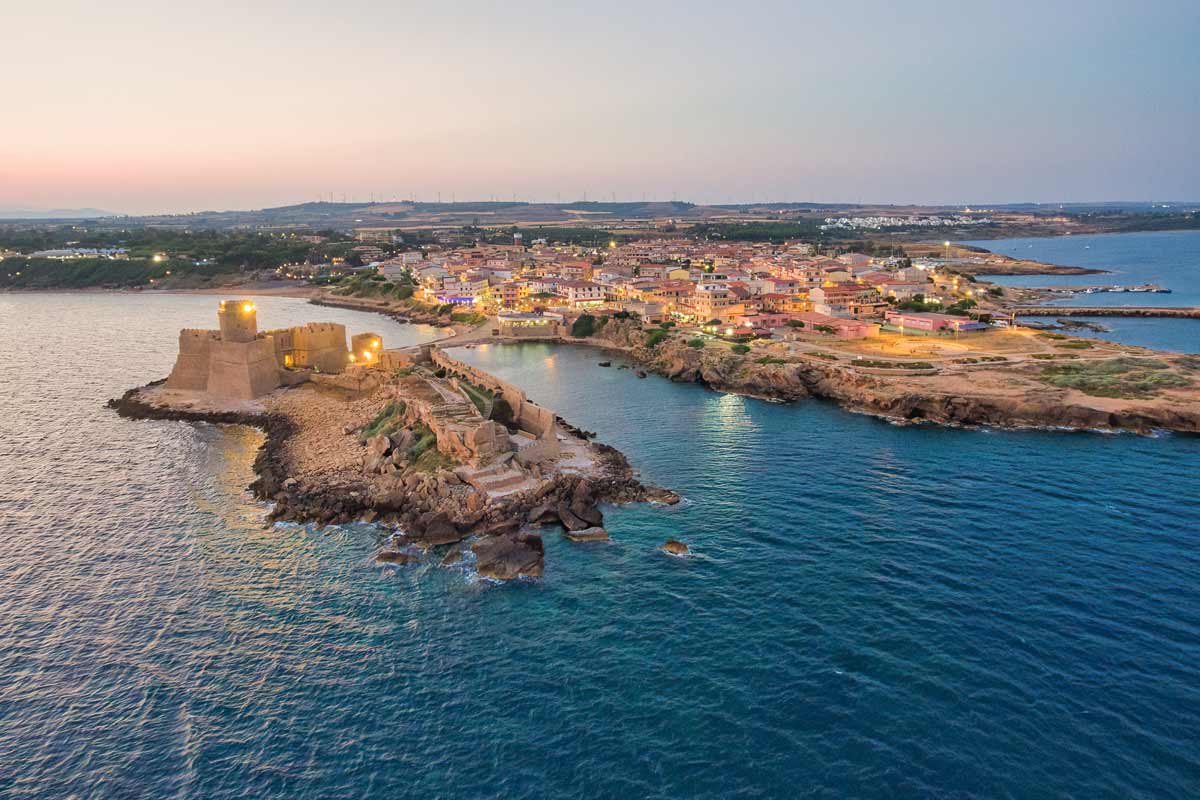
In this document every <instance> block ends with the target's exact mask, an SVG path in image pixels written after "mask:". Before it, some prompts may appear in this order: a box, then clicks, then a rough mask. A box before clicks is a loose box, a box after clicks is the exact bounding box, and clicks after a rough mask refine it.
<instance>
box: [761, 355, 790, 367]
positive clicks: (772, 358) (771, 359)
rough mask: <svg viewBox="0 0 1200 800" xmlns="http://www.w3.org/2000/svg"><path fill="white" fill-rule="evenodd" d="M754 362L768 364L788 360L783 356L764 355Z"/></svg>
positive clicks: (783, 362)
mask: <svg viewBox="0 0 1200 800" xmlns="http://www.w3.org/2000/svg"><path fill="white" fill-rule="evenodd" d="M754 363H755V364H762V365H764V366H766V365H768V364H786V363H788V362H787V361H785V360H784V359H782V358H776V357H775V356H763V357H762V358H756V359H754Z"/></svg>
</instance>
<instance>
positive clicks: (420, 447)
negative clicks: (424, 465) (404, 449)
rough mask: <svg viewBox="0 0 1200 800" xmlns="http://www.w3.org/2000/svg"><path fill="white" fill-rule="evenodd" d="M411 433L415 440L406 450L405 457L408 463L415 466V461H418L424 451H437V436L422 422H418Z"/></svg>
mask: <svg viewBox="0 0 1200 800" xmlns="http://www.w3.org/2000/svg"><path fill="white" fill-rule="evenodd" d="M412 431H413V435H414V436H415V437H416V440H415V441H414V442H413V443H412V445H411V446H410V447H409V448H408V454H407V455H408V461H409V463H410V464H413V465H415V464H416V462H417V459H419V458H420V457H421V456H422V455H423V454H424V453H425V451H427V450H429V449H431V448H432V449H433V450H434V451H436V450H437V447H436V445H437V434H435V433H434V432H433V431H432V430H430V429H429V426H428V425H426V424H425V423H423V422H418V423H417V424H416V425H414V426H413V429H412Z"/></svg>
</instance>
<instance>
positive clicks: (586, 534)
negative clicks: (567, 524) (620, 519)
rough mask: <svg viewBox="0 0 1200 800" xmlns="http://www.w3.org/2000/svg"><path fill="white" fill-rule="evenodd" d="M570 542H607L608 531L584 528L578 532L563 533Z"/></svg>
mask: <svg viewBox="0 0 1200 800" xmlns="http://www.w3.org/2000/svg"><path fill="white" fill-rule="evenodd" d="M563 535H564V536H566V537H567V538H568V539H570V540H571V541H572V542H606V541H608V531H606V530H604V528H584V529H583V530H580V531H571V530H568V531H566V532H565V533H563Z"/></svg>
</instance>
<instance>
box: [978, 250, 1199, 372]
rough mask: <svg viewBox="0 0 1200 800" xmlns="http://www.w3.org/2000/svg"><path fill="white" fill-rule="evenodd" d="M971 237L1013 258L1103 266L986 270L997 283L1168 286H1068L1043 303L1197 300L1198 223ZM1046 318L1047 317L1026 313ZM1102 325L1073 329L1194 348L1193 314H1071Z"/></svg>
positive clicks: (1168, 346)
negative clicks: (1044, 271) (1143, 288)
mask: <svg viewBox="0 0 1200 800" xmlns="http://www.w3.org/2000/svg"><path fill="white" fill-rule="evenodd" d="M964 244H971V245H976V246H978V247H983V248H986V249H988V250H991V251H993V252H996V253H1002V254H1003V255H1006V256H1012V257H1014V258H1026V259H1032V260H1034V261H1042V262H1044V263H1047V264H1061V265H1064V266H1071V267H1088V268H1090V269H1102V270H1106V271H1107V274H1104V273H1101V274H1096V275H1022V276H988V277H986V278H985V280H988V281H992V282H994V283H998V284H1001V285H1004V286H1038V287H1046V286H1060V287H1067V286H1113V285H1118V286H1139V285H1143V284H1156V285H1158V286H1161V287H1163V288H1166V289H1170V290H1171V291H1170V293H1161V294H1160V293H1154V292H1096V293H1093V294H1082V293H1076V294H1073V295H1068V296H1065V297H1062V298H1060V299H1057V300H1054V301H1051V302H1050V303H1049V305H1066V306H1072V305H1080V306H1160V307H1161V306H1166V307H1180V306H1184V307H1190V308H1196V307H1200V230H1193V231H1162V232H1152V233H1119V234H1094V235H1088V236H1056V237H1049V238H1023V239H991V240H983V241H975V242H964ZM1029 319H1030V321H1034V322H1042V323H1047V322H1053V318H1051V317H1031V318H1029ZM1072 319H1074V320H1078V321H1087V322H1092V323H1095V324H1099V325H1101V326H1103V327H1106V328H1109V329H1110V330H1109V331H1103V332H1086V331H1073V333H1074V334H1077V335H1082V336H1099V337H1100V338H1104V339H1111V340H1115V341H1121V342H1124V343H1126V344H1133V345H1138V346H1140V347H1152V348H1155V349H1159V350H1175V351H1179V352H1184V353H1197V352H1200V320H1192V319H1168V318H1161V317H1160V318H1153V317H1072Z"/></svg>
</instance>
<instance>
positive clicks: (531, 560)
mask: <svg viewBox="0 0 1200 800" xmlns="http://www.w3.org/2000/svg"><path fill="white" fill-rule="evenodd" d="M471 550H473V551H474V553H475V569H476V570H478V572H479V574H480V575H482V576H484V577H485V578H494V579H496V580H501V581H508V580H512V579H513V578H519V577H521V576H522V575H525V576H529V577H532V578H536V577H538V576H539V575H541V574H542V566H543V565H544V563H545V548H544V547H543V545H542V537H540V536H538V535H537V534H535V533H518V534H513V535H508V536H491V537H488V538H485V539H480V540H479V541H478V542H475V544H473V545H471Z"/></svg>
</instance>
